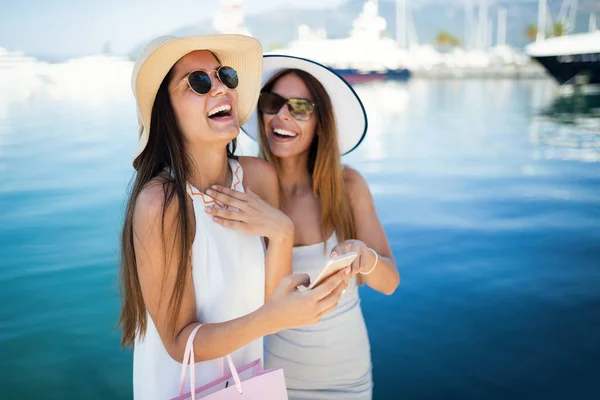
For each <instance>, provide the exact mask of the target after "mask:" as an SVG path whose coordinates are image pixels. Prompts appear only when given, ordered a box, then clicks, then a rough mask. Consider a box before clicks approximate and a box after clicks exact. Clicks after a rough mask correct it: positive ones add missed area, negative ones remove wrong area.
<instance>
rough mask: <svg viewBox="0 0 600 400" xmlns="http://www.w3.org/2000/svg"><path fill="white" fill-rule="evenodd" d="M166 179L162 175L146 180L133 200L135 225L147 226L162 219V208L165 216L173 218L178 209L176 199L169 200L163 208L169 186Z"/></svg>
mask: <svg viewBox="0 0 600 400" xmlns="http://www.w3.org/2000/svg"><path fill="white" fill-rule="evenodd" d="M169 185H171V184H170V183H168V181H167V179H166V178H165V177H163V176H158V177H155V178H152V180H151V181H150V182H148V183H147V184H146V185H145V186H144V188H143V189H142V191H141V192H140V195H139V196H138V198H137V200H136V202H135V208H134V213H133V222H134V225H135V226H138V227H140V226H147V225H148V224H153V223H154V222H155V221H157V220H158V219H159V218H160V219H162V215H163V210H164V212H165V218H166V219H169V218H174V217H175V215H176V214H177V212H178V210H179V205H178V202H177V201H170V202H169V203H168V205H167V207H166V209H165V191H166V190H169V189H172V188H170V187H169Z"/></svg>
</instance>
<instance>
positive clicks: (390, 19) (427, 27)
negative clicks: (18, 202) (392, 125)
mask: <svg viewBox="0 0 600 400" xmlns="http://www.w3.org/2000/svg"><path fill="white" fill-rule="evenodd" d="M408 2H409V3H410V6H411V9H412V15H413V21H414V26H415V28H416V33H417V37H418V41H419V43H420V44H426V43H429V44H434V41H435V37H436V36H437V35H438V33H439V32H440V31H446V32H450V33H452V34H453V35H455V36H457V37H458V38H460V39H461V40H462V41H463V42H464V30H465V29H464V26H465V7H464V4H465V2H464V1H462V0H419V1H418V2H417V1H410V0H409V1H408ZM473 2H476V1H475V0H473ZM488 3H489V4H490V5H489V10H488V17H489V19H490V21H491V23H492V25H493V43H495V42H496V26H497V19H498V9H499V8H501V7H505V8H506V9H507V16H508V17H507V29H506V31H507V35H506V40H507V42H508V44H510V45H512V46H515V47H519V48H522V47H524V46H525V45H526V44H527V43H528V39H527V37H526V36H525V29H526V27H527V26H528V25H530V24H536V23H537V13H538V10H537V7H538V2H537V0H501V1H493V0H490V1H488ZM363 4H364V0H349V1H346V2H344V3H343V4H341V5H339V6H338V7H335V8H332V9H311V10H305V9H294V8H281V9H276V10H272V11H269V12H265V13H261V14H249V15H246V19H245V21H246V26H247V28H248V29H249V31H250V32H251V33H252V35H253V36H255V37H256V38H257V39H259V40H260V41H261V42H262V44H263V48H264V49H265V50H271V49H274V48H278V47H282V46H285V45H286V44H287V43H289V42H290V41H292V40H295V39H297V37H298V27H299V26H300V25H302V24H304V25H308V26H309V27H311V28H315V29H319V28H324V29H326V31H327V36H328V37H329V38H341V37H345V36H347V35H348V33H349V32H350V30H351V28H352V22H353V20H354V19H355V18H356V17H357V16H358V14H359V13H360V11H361V10H362V7H363ZM561 4H562V0H548V8H549V10H550V12H551V13H552V15H553V16H554V17H556V15H557V14H558V11H559V10H560V7H561ZM590 12H596V13H598V14H600V1H599V0H580V1H579V7H578V12H577V19H576V24H575V32H583V31H587V28H588V20H589V14H590ZM395 14H396V10H395V2H394V1H381V0H380V1H379V15H381V16H382V17H384V18H385V19H386V21H387V29H386V30H387V34H388V35H389V36H390V37H395V36H396V34H395V32H396V21H395V19H396V18H395ZM475 16H476V17H477V13H476V15H475ZM599 16H600V15H599ZM206 33H214V29H213V27H212V21H211V20H203V21H199V23H198V24H197V25H194V26H187V27H182V28H181V29H178V30H176V31H175V32H173V34H174V35H192V34H206ZM142 47H143V45H140V46H137V47H136V48H135V49H133V50H132V51H131V53H130V54H129V55H130V56H131V57H132V58H135V57H136V56H137V54H139V52H140V51H141V50H142Z"/></svg>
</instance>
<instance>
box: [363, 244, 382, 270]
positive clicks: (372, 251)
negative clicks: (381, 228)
mask: <svg viewBox="0 0 600 400" xmlns="http://www.w3.org/2000/svg"><path fill="white" fill-rule="evenodd" d="M367 250H370V251H371V253H373V254H375V262H374V263H373V268H371V269H370V270H369V271H368V272H359V274H361V275H369V274H370V273H371V272H373V270H374V269H375V267H376V266H377V261H379V255H377V252H376V251H375V250H373V249H372V248H370V247H367Z"/></svg>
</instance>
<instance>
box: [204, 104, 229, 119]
mask: <svg viewBox="0 0 600 400" xmlns="http://www.w3.org/2000/svg"><path fill="white" fill-rule="evenodd" d="M230 110H231V106H230V105H229V104H225V105H222V106H219V107H216V108H213V109H212V110H210V111H209V112H208V116H209V117H210V116H211V115H215V114H216V113H218V112H221V111H230Z"/></svg>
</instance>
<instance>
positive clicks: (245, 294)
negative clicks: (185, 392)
mask: <svg viewBox="0 0 600 400" xmlns="http://www.w3.org/2000/svg"><path fill="white" fill-rule="evenodd" d="M229 166H230V168H231V171H232V173H233V179H232V184H231V188H232V189H235V190H238V191H240V192H244V188H243V186H242V182H243V171H242V167H241V166H240V164H239V163H238V162H237V161H236V160H233V159H230V160H229ZM187 192H188V195H189V196H190V197H191V198H192V200H193V204H194V214H195V218H196V235H195V238H194V243H193V245H192V279H193V281H194V291H195V295H196V319H197V320H198V321H199V322H202V323H215V322H224V321H228V320H232V319H235V318H238V317H241V316H243V315H246V314H249V313H251V312H253V311H255V310H257V309H258V308H260V307H261V306H262V305H263V304H264V297H265V254H264V247H263V242H262V239H261V238H260V237H258V236H253V235H250V234H247V233H243V232H240V231H237V230H233V229H230V228H225V227H223V226H221V225H218V224H217V223H215V222H214V221H213V220H212V217H211V216H210V215H209V214H206V213H205V212H204V208H205V207H206V206H209V205H210V206H214V205H217V206H220V207H226V206H225V205H223V204H221V203H218V202H216V201H215V200H213V199H211V198H210V197H209V196H207V195H205V194H203V193H201V192H200V191H199V190H197V189H196V188H194V187H193V186H192V185H190V184H189V183H188V184H187ZM147 315H148V327H147V331H146V336H145V337H144V338H143V339H141V338H139V337H138V338H137V339H136V343H135V347H134V352H133V394H134V398H135V399H140V400H141V399H143V400H152V399H157V400H167V399H170V398H173V397H175V396H178V395H179V379H180V373H181V364H180V363H179V362H177V361H175V360H173V359H172V358H171V357H170V356H169V354H168V353H167V351H166V350H165V348H164V346H163V344H162V341H161V340H160V337H159V335H158V332H157V330H156V327H155V325H154V323H153V321H152V319H151V318H150V315H149V314H147ZM262 357H263V340H262V339H258V340H256V341H254V342H252V343H249V344H248V345H246V346H244V347H242V348H241V349H239V350H237V351H235V352H234V353H233V354H232V358H233V361H234V363H235V365H236V366H238V367H241V366H242V365H244V364H246V363H249V362H251V361H254V360H256V359H258V358H260V359H262ZM225 365H226V363H225ZM219 377H220V367H219V362H218V360H211V361H205V362H199V363H196V387H200V386H202V385H203V384H206V383H208V382H211V381H213V380H215V379H217V378H219ZM186 388H187V389H189V382H188V381H186Z"/></svg>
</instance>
